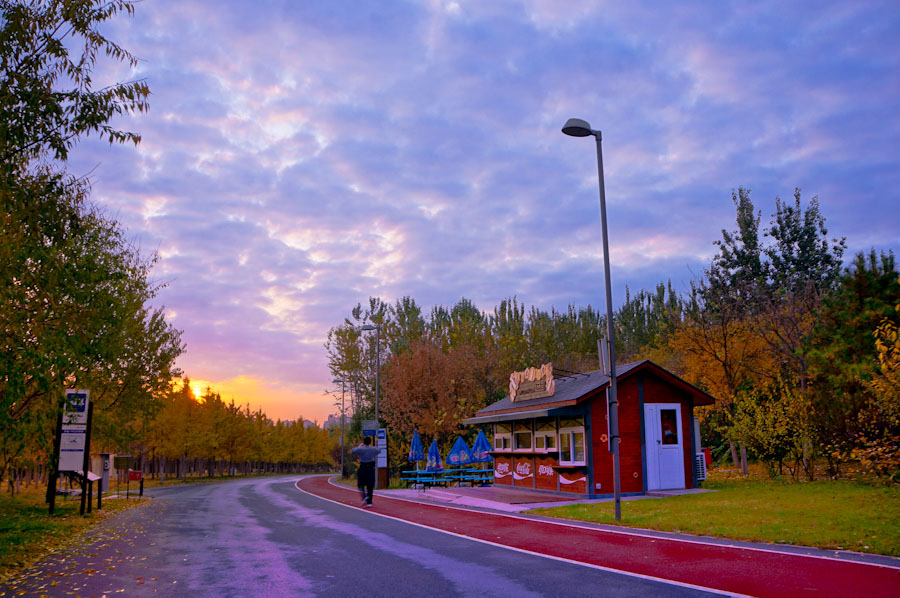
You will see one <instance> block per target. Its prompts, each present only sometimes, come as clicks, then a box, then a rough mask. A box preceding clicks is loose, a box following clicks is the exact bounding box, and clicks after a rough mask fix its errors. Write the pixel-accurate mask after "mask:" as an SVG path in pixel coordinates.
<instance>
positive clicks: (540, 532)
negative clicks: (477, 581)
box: [297, 476, 900, 598]
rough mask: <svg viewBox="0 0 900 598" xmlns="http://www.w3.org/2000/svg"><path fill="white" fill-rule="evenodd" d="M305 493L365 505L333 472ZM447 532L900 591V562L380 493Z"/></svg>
mask: <svg viewBox="0 0 900 598" xmlns="http://www.w3.org/2000/svg"><path fill="white" fill-rule="evenodd" d="M297 488H298V489H300V490H301V491H303V492H307V493H310V494H313V495H315V496H319V497H321V498H324V499H327V500H330V501H334V502H337V503H340V504H344V505H347V506H353V507H358V503H359V495H358V494H357V492H355V491H354V490H352V489H348V488H345V487H341V486H338V485H336V484H333V483H331V482H330V481H329V477H328V476H315V477H308V478H303V479H301V480H299V481H298V482H297ZM367 512H372V513H373V514H374V515H382V516H386V517H391V518H395V519H400V520H403V521H407V522H411V523H415V524H418V525H423V526H427V527H430V528H433V529H437V530H442V531H444V532H448V533H452V534H457V535H460V536H465V537H468V538H473V539H476V540H479V541H482V542H487V543H491V544H494V545H498V546H504V547H508V548H512V549H516V550H522V551H528V552H533V553H537V554H541V555H546V556H548V557H552V558H556V559H564V560H566V561H571V562H577V563H583V564H586V565H590V566H593V567H599V568H604V569H607V570H611V571H619V572H622V573H625V574H630V575H637V576H646V577H647V578H653V579H659V580H670V581H672V582H675V583H679V584H685V585H686V586H690V587H695V588H697V589H698V590H699V589H701V588H702V589H711V590H718V591H720V592H725V593H730V594H743V595H749V596H762V597H770V596H771V597H789V598H796V597H800V596H865V597H867V598H872V597H878V596H885V597H888V596H900V567H892V566H889V565H880V564H870V563H863V562H852V561H846V560H839V559H831V558H826V557H821V556H808V555H801V554H793V553H786V552H780V551H777V550H766V549H760V548H756V547H743V546H723V545H721V544H708V543H704V542H703V541H702V540H701V539H699V538H698V539H697V540H680V539H667V538H661V537H656V536H647V535H642V534H640V533H634V532H629V531H627V530H625V529H624V528H623V531H621V532H618V531H608V530H601V529H592V528H586V527H582V526H577V525H570V524H567V523H565V522H561V521H560V522H548V521H538V520H535V519H529V518H523V517H520V516H516V515H509V514H494V513H486V512H484V511H475V510H470V509H461V508H457V507H447V506H438V505H432V504H423V503H420V502H415V501H410V500H403V499H396V498H388V497H384V496H377V497H376V500H375V506H374V508H373V509H371V511H368V510H367Z"/></svg>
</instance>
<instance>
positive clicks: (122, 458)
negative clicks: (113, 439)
mask: <svg viewBox="0 0 900 598" xmlns="http://www.w3.org/2000/svg"><path fill="white" fill-rule="evenodd" d="M132 463H134V457H132V456H131V455H116V456H115V457H113V467H115V468H116V469H128V468H129V467H131V464H132Z"/></svg>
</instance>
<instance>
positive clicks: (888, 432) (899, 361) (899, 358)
mask: <svg viewBox="0 0 900 598" xmlns="http://www.w3.org/2000/svg"><path fill="white" fill-rule="evenodd" d="M894 309H895V310H896V311H898V312H900V304H898V305H897V306H896V307H895V308H894ZM874 335H875V348H876V350H877V351H878V367H879V371H878V373H877V374H876V375H875V376H874V377H873V379H872V380H871V381H870V382H869V388H870V389H871V392H872V400H871V402H870V405H869V409H867V410H865V411H864V412H863V413H861V414H860V418H861V419H863V420H864V421H863V422H862V423H863V426H862V429H863V430H865V432H864V434H865V436H864V437H863V438H861V439H860V440H861V442H860V446H859V447H858V448H856V449H854V450H853V452H852V456H853V457H854V458H855V459H857V460H858V461H859V463H860V465H862V467H863V468H864V469H865V470H867V471H868V472H870V473H873V474H875V475H879V476H891V478H892V479H894V481H900V328H898V326H897V325H896V324H894V323H893V322H891V321H890V320H887V319H885V320H883V321H882V322H881V324H880V325H879V326H878V328H876V329H875V332H874Z"/></svg>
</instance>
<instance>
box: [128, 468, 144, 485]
mask: <svg viewBox="0 0 900 598" xmlns="http://www.w3.org/2000/svg"><path fill="white" fill-rule="evenodd" d="M142 477H143V473H142V472H140V471H134V470H132V469H129V470H128V481H129V482H140V481H141V478H142Z"/></svg>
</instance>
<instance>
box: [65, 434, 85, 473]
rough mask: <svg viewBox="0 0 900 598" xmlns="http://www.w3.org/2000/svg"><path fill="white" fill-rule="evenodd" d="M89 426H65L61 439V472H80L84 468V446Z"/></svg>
mask: <svg viewBox="0 0 900 598" xmlns="http://www.w3.org/2000/svg"><path fill="white" fill-rule="evenodd" d="M86 428H87V426H77V425H68V426H63V429H62V434H61V435H60V438H59V471H80V470H81V469H83V468H84V444H85V438H86V437H87V430H86Z"/></svg>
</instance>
